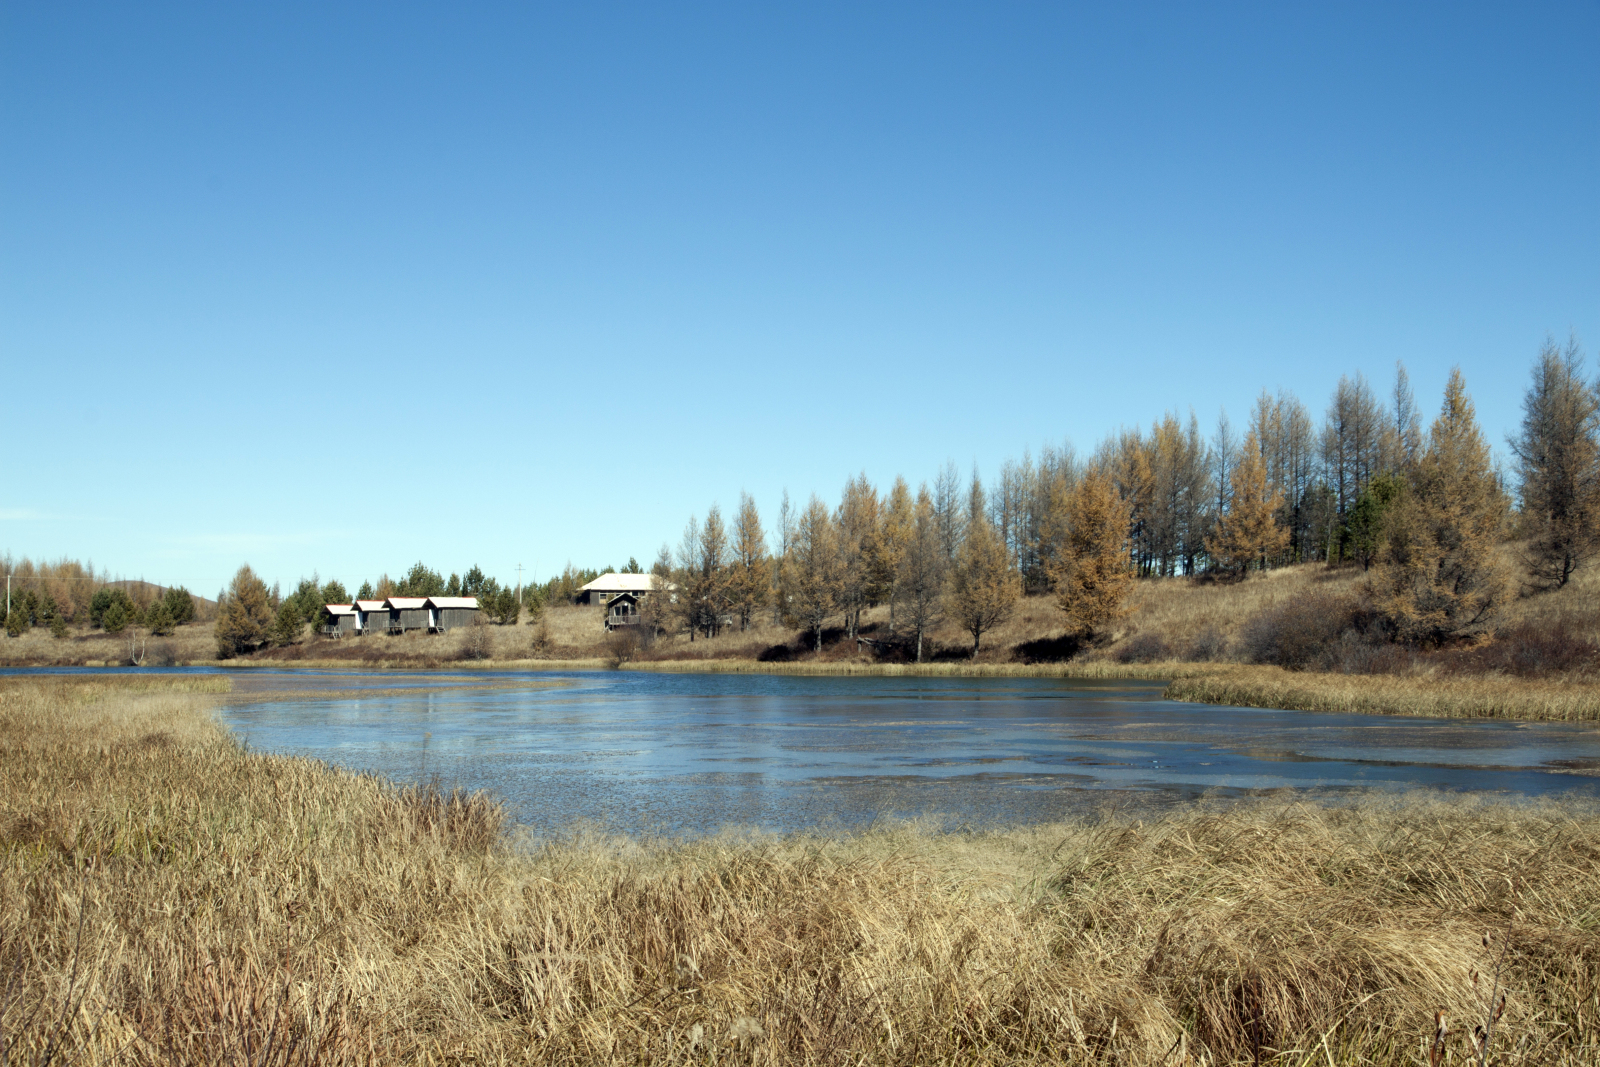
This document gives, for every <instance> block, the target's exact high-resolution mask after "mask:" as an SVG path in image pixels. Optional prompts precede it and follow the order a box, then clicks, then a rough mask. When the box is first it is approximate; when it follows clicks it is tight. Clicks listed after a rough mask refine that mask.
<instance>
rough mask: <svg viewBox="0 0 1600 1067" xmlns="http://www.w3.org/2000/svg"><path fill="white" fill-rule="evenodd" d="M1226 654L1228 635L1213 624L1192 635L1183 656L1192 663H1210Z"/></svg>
mask: <svg viewBox="0 0 1600 1067" xmlns="http://www.w3.org/2000/svg"><path fill="white" fill-rule="evenodd" d="M1227 654H1228V635H1227V634H1225V633H1223V632H1222V631H1221V630H1219V629H1217V628H1216V627H1215V626H1207V627H1206V628H1205V629H1203V630H1201V631H1200V632H1199V633H1197V634H1195V635H1194V638H1193V640H1191V641H1190V642H1189V648H1188V650H1187V651H1186V652H1185V654H1184V658H1185V659H1187V660H1190V661H1191V662H1194V663H1211V662H1213V661H1215V660H1219V659H1223V658H1224V657H1226V656H1227Z"/></svg>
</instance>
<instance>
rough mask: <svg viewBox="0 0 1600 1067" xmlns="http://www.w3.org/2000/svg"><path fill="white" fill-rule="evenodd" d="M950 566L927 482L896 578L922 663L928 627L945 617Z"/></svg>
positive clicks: (912, 520)
mask: <svg viewBox="0 0 1600 1067" xmlns="http://www.w3.org/2000/svg"><path fill="white" fill-rule="evenodd" d="M948 567H949V560H948V559H946V557H945V554H944V540H943V537H942V536H941V533H940V529H939V517H938V513H937V512H936V511H935V509H934V503H933V497H932V496H931V495H930V494H929V493H928V487H927V486H926V485H924V486H922V487H921V489H919V490H918V492H917V502H916V505H915V507H914V509H913V511H912V518H911V526H910V530H909V536H907V538H906V544H905V554H904V555H902V556H901V558H900V566H899V569H898V572H897V574H896V579H895V584H896V586H897V587H898V590H899V596H900V597H901V598H902V600H903V603H904V605H905V609H904V610H905V620H906V625H907V627H908V628H909V629H910V630H911V631H912V633H914V634H915V635H916V642H917V662H918V663H921V662H922V655H923V646H924V641H925V638H926V634H927V632H928V630H930V629H931V628H932V627H933V626H934V625H936V624H937V623H938V621H939V620H940V619H941V618H942V617H943V612H944V581H945V572H946V570H947V568H948Z"/></svg>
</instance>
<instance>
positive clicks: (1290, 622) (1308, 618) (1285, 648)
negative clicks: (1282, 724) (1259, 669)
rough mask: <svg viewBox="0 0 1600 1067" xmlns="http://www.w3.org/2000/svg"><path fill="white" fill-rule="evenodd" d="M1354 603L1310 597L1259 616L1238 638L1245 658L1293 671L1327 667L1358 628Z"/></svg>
mask: <svg viewBox="0 0 1600 1067" xmlns="http://www.w3.org/2000/svg"><path fill="white" fill-rule="evenodd" d="M1358 612H1359V605H1358V604H1357V602H1356V601H1354V600H1353V599H1348V598H1341V597H1336V596H1331V595H1329V594H1327V593H1310V594H1307V595H1304V596H1298V597H1295V598H1293V599H1291V600H1286V601H1284V602H1283V603H1280V604H1277V605H1274V606H1273V607H1270V608H1267V609H1265V610H1264V611H1261V612H1259V613H1258V614H1256V615H1255V616H1254V617H1253V618H1251V619H1250V621H1249V622H1247V623H1245V625H1244V629H1243V631H1242V632H1241V633H1240V635H1239V644H1240V648H1241V650H1242V651H1243V653H1244V655H1245V658H1247V659H1249V660H1250V661H1251V662H1254V663H1268V664H1273V665H1275V666H1279V667H1283V668H1285V669H1286V670H1291V671H1303V670H1307V669H1310V668H1312V667H1317V666H1321V665H1323V664H1325V663H1326V662H1327V661H1328V660H1329V659H1330V657H1331V655H1332V653H1333V651H1334V648H1335V646H1336V645H1338V644H1339V641H1340V639H1341V637H1342V636H1343V635H1344V634H1345V633H1346V632H1347V631H1351V630H1355V629H1356V628H1357V626H1358V620H1357V614H1358Z"/></svg>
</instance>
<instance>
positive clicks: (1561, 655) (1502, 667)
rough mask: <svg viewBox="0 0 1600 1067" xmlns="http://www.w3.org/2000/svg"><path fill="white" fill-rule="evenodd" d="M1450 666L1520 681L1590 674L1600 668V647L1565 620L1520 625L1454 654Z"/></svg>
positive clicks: (1452, 668)
mask: <svg viewBox="0 0 1600 1067" xmlns="http://www.w3.org/2000/svg"><path fill="white" fill-rule="evenodd" d="M1446 665H1447V666H1448V667H1449V669H1451V670H1452V671H1457V672H1462V671H1466V672H1480V671H1493V672H1496V673H1500V674H1510V675H1514V676H1516V677H1518V678H1532V677H1536V676H1538V675H1543V674H1578V673H1586V672H1591V671H1594V670H1595V669H1596V668H1600V644H1596V643H1595V642H1594V640H1593V639H1591V638H1589V637H1586V636H1584V635H1583V634H1581V633H1579V632H1578V631H1577V630H1576V629H1574V628H1573V627H1572V626H1571V625H1570V624H1569V623H1568V622H1567V620H1565V619H1556V620H1554V621H1551V622H1540V623H1535V622H1531V621H1530V622H1520V623H1518V624H1517V625H1515V626H1512V627H1510V628H1508V629H1507V630H1505V631H1504V632H1503V633H1501V634H1500V635H1499V636H1497V637H1496V638H1495V639H1494V640H1493V641H1491V642H1489V643H1488V644H1485V645H1480V646H1478V647H1476V648H1471V649H1461V650H1459V651H1456V652H1454V653H1452V654H1450V655H1449V656H1448V657H1447V659H1446Z"/></svg>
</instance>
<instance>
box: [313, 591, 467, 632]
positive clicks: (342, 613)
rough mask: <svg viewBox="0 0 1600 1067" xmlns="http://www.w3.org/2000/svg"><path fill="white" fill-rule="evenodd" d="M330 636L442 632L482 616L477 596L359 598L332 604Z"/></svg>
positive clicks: (329, 607)
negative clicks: (479, 612)
mask: <svg viewBox="0 0 1600 1067" xmlns="http://www.w3.org/2000/svg"><path fill="white" fill-rule="evenodd" d="M327 612H328V618H329V625H327V626H324V627H323V628H322V632H323V633H325V634H327V635H329V636H330V637H343V636H345V635H347V634H348V635H351V636H355V637H359V636H361V635H363V634H403V633H409V632H411V631H412V630H421V631H422V632H424V633H430V634H442V633H444V632H446V631H447V630H454V629H455V628H456V627H457V626H470V625H471V624H472V622H473V620H475V619H476V618H477V617H478V598H477V597H475V596H392V597H389V598H388V599H387V600H357V601H355V602H354V603H352V604H329V605H328V606H327Z"/></svg>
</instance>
